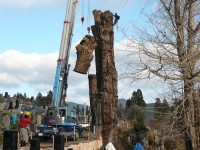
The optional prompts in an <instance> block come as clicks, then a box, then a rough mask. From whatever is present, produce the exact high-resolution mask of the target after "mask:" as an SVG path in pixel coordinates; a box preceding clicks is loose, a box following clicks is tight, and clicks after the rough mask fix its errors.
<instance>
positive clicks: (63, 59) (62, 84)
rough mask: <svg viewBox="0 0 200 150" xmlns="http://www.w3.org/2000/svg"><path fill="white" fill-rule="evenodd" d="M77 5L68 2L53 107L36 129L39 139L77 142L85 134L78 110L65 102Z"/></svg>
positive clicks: (75, 0) (71, 1)
mask: <svg viewBox="0 0 200 150" xmlns="http://www.w3.org/2000/svg"><path fill="white" fill-rule="evenodd" d="M77 4H78V0H68V2H67V8H66V16H65V20H64V25H63V31H62V38H61V45H60V50H59V56H58V60H57V68H56V75H55V80H54V86H53V96H52V104H51V107H49V108H48V109H47V112H46V115H45V117H44V118H43V121H42V125H40V126H38V127H37V128H36V131H35V135H36V136H39V137H52V136H53V135H59V134H62V135H64V136H65V138H66V139H69V138H73V139H74V140H77V139H78V138H79V137H80V136H82V133H83V128H82V126H81V125H80V124H79V122H78V120H77V117H76V110H75V109H74V108H70V107H68V106H67V105H66V102H65V99H66V96H67V88H68V74H69V69H70V64H69V63H68V61H69V52H70V48H71V41H72V36H73V28H74V22H75V16H76V9H77Z"/></svg>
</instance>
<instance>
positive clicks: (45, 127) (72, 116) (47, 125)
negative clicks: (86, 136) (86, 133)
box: [35, 107, 83, 140]
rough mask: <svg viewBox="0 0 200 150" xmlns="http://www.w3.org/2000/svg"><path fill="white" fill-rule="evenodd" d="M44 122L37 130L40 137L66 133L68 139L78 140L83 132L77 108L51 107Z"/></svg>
mask: <svg viewBox="0 0 200 150" xmlns="http://www.w3.org/2000/svg"><path fill="white" fill-rule="evenodd" d="M42 122H43V124H42V125H40V126H39V127H38V128H37V129H36V132H35V134H36V135H37V136H40V137H44V136H48V137H52V135H55V134H64V135H65V136H66V137H67V138H66V139H75V140H77V139H78V138H79V137H80V136H82V133H83V129H82V126H81V125H80V124H79V123H78V120H77V118H76V110H74V109H72V108H69V107H58V108H49V109H48V110H47V114H46V116H45V117H44V118H43V121H42Z"/></svg>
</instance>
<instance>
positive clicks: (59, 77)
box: [52, 0, 78, 107]
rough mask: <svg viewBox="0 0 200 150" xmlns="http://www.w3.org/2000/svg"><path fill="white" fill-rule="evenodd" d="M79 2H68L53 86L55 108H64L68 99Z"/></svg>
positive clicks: (69, 0) (70, 0)
mask: <svg viewBox="0 0 200 150" xmlns="http://www.w3.org/2000/svg"><path fill="white" fill-rule="evenodd" d="M77 4H78V0H68V2H67V8H66V16H65V21H64V25H63V31H62V38H61V44H60V50H59V57H58V60H57V68H56V75H55V81H54V86H53V103H52V105H53V106H55V107H58V106H62V105H63V101H64V100H65V98H66V94H67V87H68V81H67V80H68V73H69V69H70V65H69V63H68V62H69V52H70V49H71V41H72V36H73V29H74V22H75V16H76V9H77Z"/></svg>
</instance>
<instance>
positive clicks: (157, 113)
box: [154, 98, 162, 121]
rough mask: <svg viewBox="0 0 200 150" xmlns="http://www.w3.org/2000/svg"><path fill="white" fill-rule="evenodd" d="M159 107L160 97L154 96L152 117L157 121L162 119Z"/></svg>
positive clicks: (160, 105)
mask: <svg viewBox="0 0 200 150" xmlns="http://www.w3.org/2000/svg"><path fill="white" fill-rule="evenodd" d="M161 107H162V104H161V101H160V98H156V102H155V106H154V118H155V119H156V120H157V121H160V120H161V119H162V116H161Z"/></svg>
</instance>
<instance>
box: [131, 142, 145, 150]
mask: <svg viewBox="0 0 200 150" xmlns="http://www.w3.org/2000/svg"><path fill="white" fill-rule="evenodd" d="M133 150H144V148H143V147H142V145H141V144H140V143H137V144H136V145H135V146H134V149H133Z"/></svg>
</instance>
